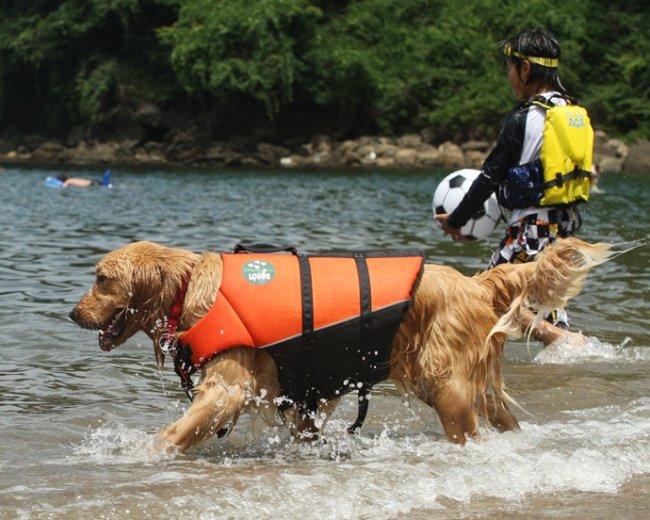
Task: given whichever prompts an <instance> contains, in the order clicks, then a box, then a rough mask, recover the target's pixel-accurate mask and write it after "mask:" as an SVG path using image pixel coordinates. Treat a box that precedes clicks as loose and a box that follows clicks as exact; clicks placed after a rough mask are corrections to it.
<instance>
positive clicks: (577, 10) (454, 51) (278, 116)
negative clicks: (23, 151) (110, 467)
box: [0, 0, 650, 140]
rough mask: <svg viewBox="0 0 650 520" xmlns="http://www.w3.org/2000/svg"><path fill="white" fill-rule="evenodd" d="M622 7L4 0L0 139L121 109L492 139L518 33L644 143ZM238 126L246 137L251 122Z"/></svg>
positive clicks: (590, 1)
mask: <svg viewBox="0 0 650 520" xmlns="http://www.w3.org/2000/svg"><path fill="white" fill-rule="evenodd" d="M641 4H642V3H637V2H627V1H624V0H608V1H605V0H564V2H562V3H558V2H553V1H551V0H529V1H528V2H526V3H525V4H522V3H521V2H516V1H514V0H474V1H471V2H465V3H459V2H452V1H450V0H349V1H345V0H334V1H323V0H320V1H319V0H59V1H55V0H31V1H29V2H24V1H19V0H5V1H3V2H2V3H0V131H1V132H3V133H4V135H6V134H8V133H11V132H23V133H24V132H39V133H41V134H55V135H65V133H66V132H68V131H69V130H70V129H71V128H73V127H74V126H76V125H79V124H81V123H87V122H92V121H93V120H94V119H95V118H96V117H98V116H99V115H100V114H102V113H103V112H105V111H106V110H108V109H110V108H112V107H114V106H116V105H119V104H125V105H131V106H134V105H138V104H142V103H153V104H155V105H157V106H159V107H162V108H163V109H164V110H175V111H177V112H179V111H180V112H184V113H187V114H207V113H209V114H212V116H213V117H214V118H215V119H216V120H219V121H221V122H222V124H223V121H239V126H238V128H239V129H240V130H245V129H246V124H242V123H241V121H242V120H249V121H250V125H256V124H258V123H259V122H260V121H263V122H264V124H266V125H267V126H269V127H271V128H275V129H276V130H277V135H278V136H281V135H290V134H291V133H293V134H294V135H300V134H301V133H303V134H304V133H306V132H309V131H316V130H319V129H320V130H321V131H325V132H328V133H332V134H333V135H335V136H336V137H347V136H353V135H355V134H356V135H358V134H360V133H371V132H375V133H379V132H381V133H384V134H398V133H404V132H410V131H418V130H421V129H422V128H425V127H426V128H429V129H430V131H431V132H433V134H434V136H435V138H436V139H439V140H442V139H447V138H452V139H457V140H458V139H467V138H470V137H493V136H494V133H495V131H496V130H497V128H498V123H499V120H500V118H501V116H502V115H503V114H504V113H505V112H506V111H507V110H509V108H510V107H512V106H513V105H514V103H515V100H514V99H513V97H512V95H511V93H510V91H509V88H508V85H507V81H506V76H505V73H504V70H503V67H502V66H501V64H500V60H499V57H498V56H497V54H496V49H497V44H498V42H499V40H502V39H504V38H506V37H509V36H512V35H514V34H516V33H518V32H519V31H521V30H523V29H525V28H529V27H534V26H536V27H541V28H545V29H548V30H551V31H552V32H554V33H555V34H556V36H558V38H559V39H560V41H561V43H562V47H563V58H562V67H561V75H562V79H563V82H564V83H565V85H566V86H567V87H568V89H569V90H570V91H571V92H572V93H573V94H574V95H576V96H577V97H578V98H579V99H580V100H581V101H582V103H583V104H586V105H587V107H588V108H589V109H590V111H591V113H592V117H593V119H594V122H595V125H596V127H598V128H603V129H605V130H606V131H608V133H610V135H612V136H619V137H625V138H628V139H632V138H635V137H641V136H643V137H648V136H650V63H649V60H650V58H649V56H650V10H648V9H646V8H645V7H643V6H642V5H641ZM249 128H250V127H249Z"/></svg>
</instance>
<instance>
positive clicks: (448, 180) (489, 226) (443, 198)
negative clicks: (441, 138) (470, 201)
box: [433, 169, 501, 240]
mask: <svg viewBox="0 0 650 520" xmlns="http://www.w3.org/2000/svg"><path fill="white" fill-rule="evenodd" d="M480 173H481V172H480V171H479V170H470V169H464V170H458V171H455V172H452V173H450V174H449V175H447V176H446V177H445V178H444V179H442V181H441V182H440V184H438V187H437V188H436V191H435V193H434V194H433V216H434V217H435V216H436V215H440V214H442V213H451V212H452V211H454V210H455V209H456V207H457V206H458V205H459V204H460V201H461V200H463V197H464V196H465V194H466V193H467V191H468V190H469V187H470V186H471V185H472V183H473V182H474V179H476V177H478V175H479V174H480ZM500 219H501V210H500V209H499V203H498V202H497V198H496V195H495V194H494V193H493V194H492V195H490V198H489V199H487V200H486V201H485V203H484V204H483V207H482V208H481V209H479V210H478V211H477V212H476V213H475V214H474V215H472V218H471V219H470V220H468V221H467V224H465V225H464V226H463V227H462V228H460V232H461V233H462V234H463V235H465V237H467V238H469V239H470V240H477V239H479V238H485V237H487V236H488V235H489V234H490V233H492V231H494V228H495V227H496V225H497V223H498V222H499V220H500Z"/></svg>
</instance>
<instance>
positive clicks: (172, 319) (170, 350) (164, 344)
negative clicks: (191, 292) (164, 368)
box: [158, 271, 192, 358]
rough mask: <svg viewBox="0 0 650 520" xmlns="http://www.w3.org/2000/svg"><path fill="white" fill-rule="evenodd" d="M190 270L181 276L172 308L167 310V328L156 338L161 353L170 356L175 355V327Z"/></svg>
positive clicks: (183, 299)
mask: <svg viewBox="0 0 650 520" xmlns="http://www.w3.org/2000/svg"><path fill="white" fill-rule="evenodd" d="M191 276H192V272H191V271H190V272H188V273H187V274H186V275H185V278H183V283H182V284H181V286H180V287H179V288H178V291H177V292H176V296H175V298H174V303H173V304H172V308H171V310H170V311H169V316H168V317H167V330H165V331H164V332H163V333H162V334H161V336H160V339H159V340H158V345H159V346H160V350H161V351H162V353H163V354H169V355H170V356H172V358H173V357H174V356H175V355H176V338H175V337H174V334H175V333H176V328H177V327H178V322H179V320H180V318H181V314H182V312H183V302H185V295H186V294H187V286H188V285H189V283H190V277H191Z"/></svg>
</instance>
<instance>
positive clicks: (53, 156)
mask: <svg viewBox="0 0 650 520" xmlns="http://www.w3.org/2000/svg"><path fill="white" fill-rule="evenodd" d="M68 159H70V155H69V153H68V149H67V148H66V147H65V146H63V145H62V144H60V143H57V142H54V141H45V142H44V143H43V144H41V145H40V146H39V147H38V148H36V149H35V150H34V151H33V152H32V160H34V161H38V162H43V163H56V162H65V161H66V160H68Z"/></svg>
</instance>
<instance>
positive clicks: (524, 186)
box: [499, 96, 594, 209]
mask: <svg viewBox="0 0 650 520" xmlns="http://www.w3.org/2000/svg"><path fill="white" fill-rule="evenodd" d="M532 103H533V104H535V105H537V106H540V107H542V108H543V109H544V110H546V117H545V119H544V133H543V142H542V149H541V152H540V157H539V159H538V160H535V161H533V162H530V163H527V164H523V165H520V166H515V167H512V168H510V169H508V171H507V173H506V182H505V184H504V186H503V187H502V189H501V190H500V193H499V202H500V203H501V204H502V205H504V206H505V207H506V208H508V209H515V208H528V207H547V206H564V205H567V204H574V203H577V202H586V201H587V200H588V199H589V188H590V186H591V166H592V162H593V150H594V131H593V128H592V127H591V122H590V120H589V116H588V115H587V111H586V110H585V109H584V108H582V107H580V106H578V105H572V104H569V105H556V104H554V103H553V102H552V101H551V100H548V99H546V98H544V97H542V96H537V97H536V98H534V99H533V101H532Z"/></svg>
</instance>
